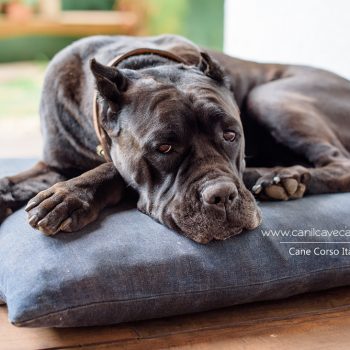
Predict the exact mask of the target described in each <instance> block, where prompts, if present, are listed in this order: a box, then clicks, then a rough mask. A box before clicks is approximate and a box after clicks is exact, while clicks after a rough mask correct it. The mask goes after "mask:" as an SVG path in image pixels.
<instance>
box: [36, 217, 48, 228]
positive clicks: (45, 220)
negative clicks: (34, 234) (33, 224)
mask: <svg viewBox="0 0 350 350" xmlns="http://www.w3.org/2000/svg"><path fill="white" fill-rule="evenodd" d="M45 225H47V219H42V220H40V221H39V222H38V226H39V227H42V226H45Z"/></svg>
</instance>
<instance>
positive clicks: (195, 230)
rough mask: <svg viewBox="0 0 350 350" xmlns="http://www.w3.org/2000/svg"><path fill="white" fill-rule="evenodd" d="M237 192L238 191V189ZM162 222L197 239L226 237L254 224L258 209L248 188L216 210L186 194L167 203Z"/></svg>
mask: <svg viewBox="0 0 350 350" xmlns="http://www.w3.org/2000/svg"><path fill="white" fill-rule="evenodd" d="M239 192H242V191H241V190H240V191H239ZM161 221H162V222H163V223H164V224H165V225H166V226H168V227H170V228H171V229H173V230H175V231H177V232H179V233H181V234H183V235H185V236H187V237H188V238H190V239H192V240H194V241H196V242H198V243H204V244H205V243H208V242H210V241H212V240H220V241H222V240H227V239H229V238H231V237H233V236H236V235H238V234H240V233H242V232H243V231H244V230H253V229H255V228H257V227H258V226H259V225H260V224H261V221H262V216H261V211H260V209H259V208H258V207H257V204H256V202H255V199H254V197H253V196H252V195H251V193H250V192H248V190H246V189H245V190H244V191H243V193H239V195H238V197H237V198H236V201H235V203H233V204H232V205H231V206H227V207H225V209H224V210H222V209H220V210H217V209H216V208H212V207H211V206H207V205H204V204H203V203H202V201H200V200H198V198H195V196H191V193H189V194H186V195H185V196H184V197H183V198H182V199H175V200H174V201H173V202H172V203H169V205H168V206H167V210H166V212H165V213H164V215H163V218H162V220H161Z"/></svg>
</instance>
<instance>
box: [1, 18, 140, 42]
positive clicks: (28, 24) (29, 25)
mask: <svg viewBox="0 0 350 350" xmlns="http://www.w3.org/2000/svg"><path fill="white" fill-rule="evenodd" d="M91 16H92V17H91ZM93 17H94V18H95V19H94V20H93V21H92V20H91V18H93ZM74 20H76V22H74ZM89 20H91V22H89ZM137 21H138V19H137V16H136V15H135V14H134V13H131V12H123V13H120V12H112V13H108V14H96V13H92V14H85V16H82V14H81V12H79V13H72V12H68V13H67V14H62V15H61V16H60V17H59V18H58V20H57V21H51V20H49V19H45V18H44V17H39V16H38V17H37V18H35V17H34V18H33V19H31V20H28V21H25V22H21V23H19V22H16V21H13V20H9V19H6V18H0V38H8V37H16V36H21V35H76V36H86V35H95V34H133V33H134V31H135V28H136V24H137Z"/></svg>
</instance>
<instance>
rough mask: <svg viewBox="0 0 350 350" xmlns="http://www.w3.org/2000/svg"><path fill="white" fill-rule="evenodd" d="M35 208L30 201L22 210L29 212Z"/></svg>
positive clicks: (33, 203) (34, 203)
mask: <svg viewBox="0 0 350 350" xmlns="http://www.w3.org/2000/svg"><path fill="white" fill-rule="evenodd" d="M35 206H36V202H32V201H30V202H29V203H28V204H27V205H26V207H25V208H24V210H25V211H29V210H31V209H33V208H34V207H35Z"/></svg>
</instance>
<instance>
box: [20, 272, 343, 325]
mask: <svg viewBox="0 0 350 350" xmlns="http://www.w3.org/2000/svg"><path fill="white" fill-rule="evenodd" d="M348 268H350V265H346V266H342V267H340V268H335V269H334V268H329V269H322V270H315V271H312V272H310V273H306V274H301V275H294V276H286V277H281V278H277V279H272V280H267V281H263V282H257V283H252V284H249V285H238V286H237V285H236V286H233V285H229V286H226V287H220V288H211V289H207V290H200V291H190V292H184V293H164V294H157V295H151V296H148V297H143V298H133V299H119V300H109V301H97V302H91V303H89V304H85V305H78V306H72V307H67V308H64V309H61V310H56V311H52V312H49V313H47V314H44V315H40V316H38V317H34V318H31V319H27V320H24V321H18V322H13V324H14V325H16V326H21V325H26V324H28V323H32V322H35V321H38V320H40V319H44V318H45V317H49V316H52V315H55V314H57V315H59V314H60V313H64V312H66V311H69V310H79V309H84V308H89V307H90V306H94V305H103V304H117V303H125V302H135V301H136V302H137V301H140V300H151V299H156V298H163V297H172V296H177V297H179V296H180V297H181V296H186V295H189V294H201V293H208V292H212V291H220V290H226V289H230V288H232V289H238V288H245V287H251V286H256V285H262V284H268V283H276V282H279V281H281V280H286V279H294V278H301V277H307V276H311V275H313V274H316V273H320V272H332V271H338V270H344V269H348ZM345 285H348V284H347V283H346V284H340V285H336V286H338V287H340V286H345ZM327 289H329V288H327ZM320 290H321V289H320ZM290 295H292V294H290ZM290 295H289V296H290ZM285 297H287V296H285Z"/></svg>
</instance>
